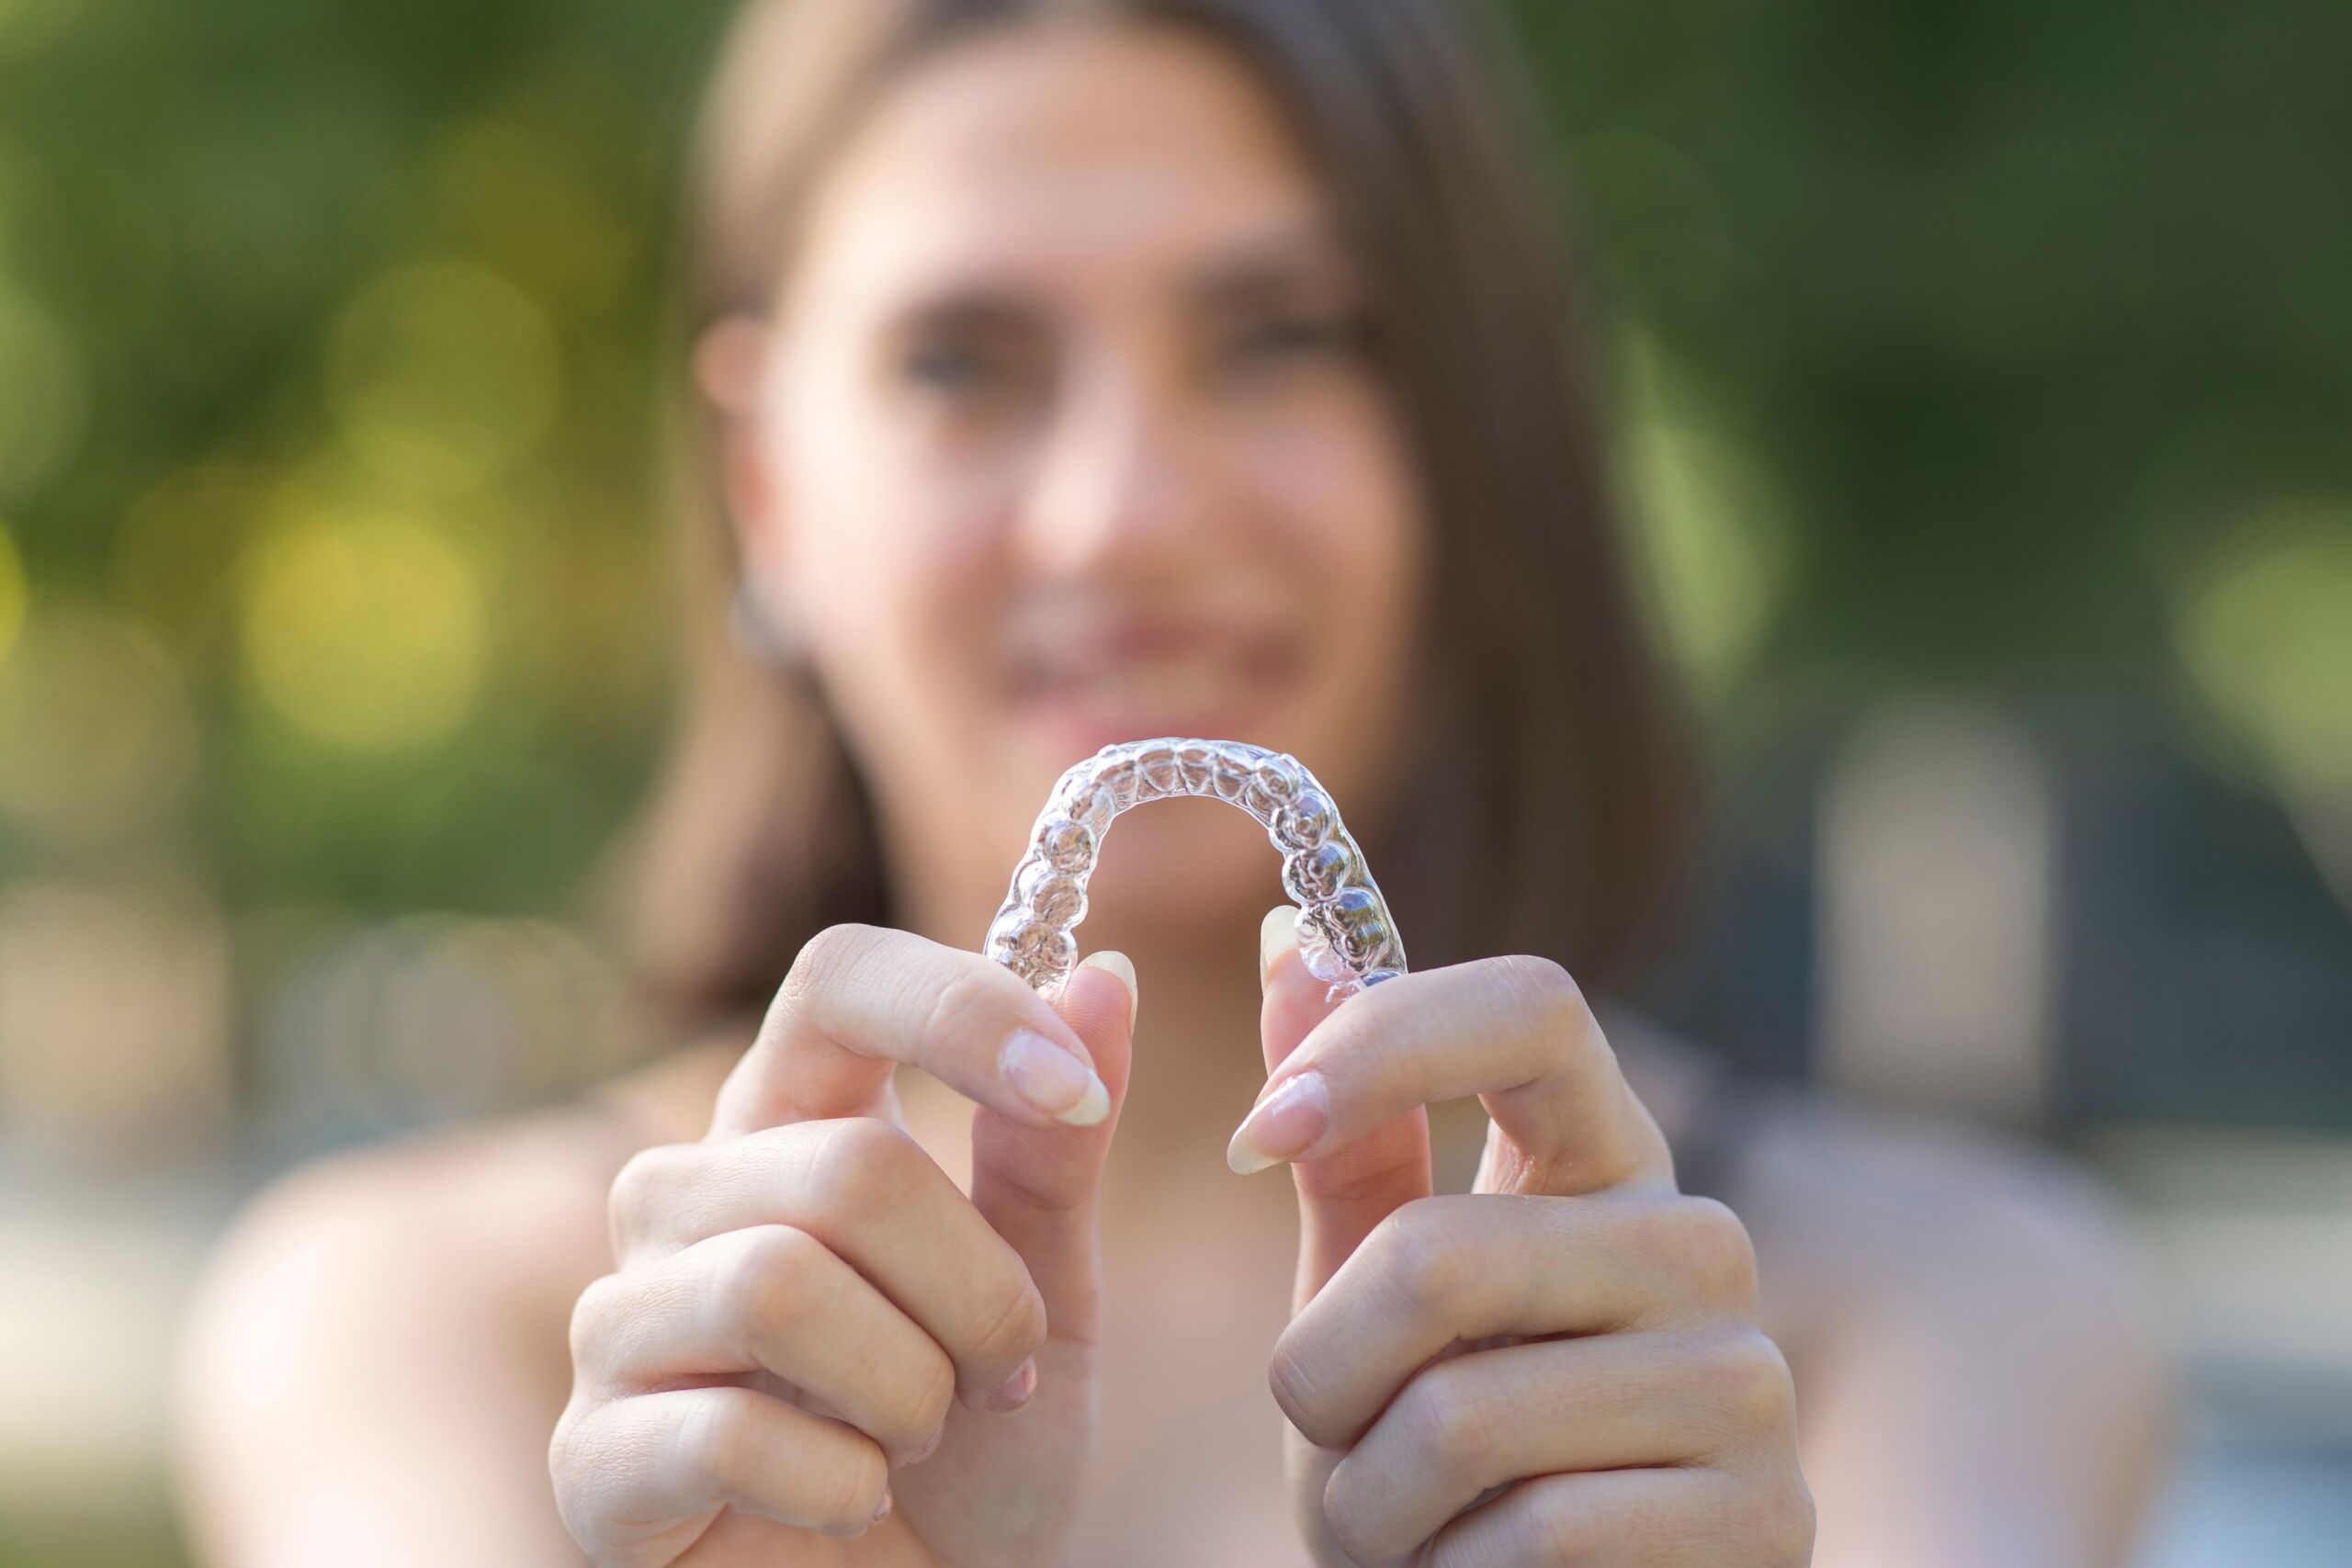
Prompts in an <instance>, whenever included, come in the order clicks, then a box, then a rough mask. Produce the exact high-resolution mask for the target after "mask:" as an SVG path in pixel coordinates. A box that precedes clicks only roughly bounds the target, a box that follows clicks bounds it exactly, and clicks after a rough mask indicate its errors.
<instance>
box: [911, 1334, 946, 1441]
mask: <svg viewBox="0 0 2352 1568" xmlns="http://www.w3.org/2000/svg"><path fill="white" fill-rule="evenodd" d="M955 1400H956V1363H955V1362H954V1361H952V1360H949V1359H947V1352H945V1351H944V1350H942V1349H940V1348H938V1347H936V1346H933V1348H932V1349H931V1351H930V1353H929V1354H928V1355H926V1356H925V1357H924V1358H923V1368H922V1375H921V1377H920V1379H919V1380H918V1382H917V1387H916V1390H915V1396H914V1406H913V1408H912V1409H911V1410H910V1412H909V1413H908V1417H907V1425H908V1427H909V1428H910V1430H912V1431H914V1432H916V1433H918V1434H920V1435H921V1436H922V1437H926V1438H927V1437H929V1436H930V1435H931V1434H932V1433H933V1432H936V1431H938V1430H939V1428H940V1427H941V1426H942V1425H943V1424H944V1422H945V1421H946V1419H947V1412H948V1407H949V1406H950V1405H952V1404H954V1403H955Z"/></svg>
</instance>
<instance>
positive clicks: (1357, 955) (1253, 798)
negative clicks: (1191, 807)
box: [984, 739, 1405, 1001]
mask: <svg viewBox="0 0 2352 1568" xmlns="http://www.w3.org/2000/svg"><path fill="white" fill-rule="evenodd" d="M1173 795H1208V796H1213V797H1214V798H1216V799H1218V800H1223V801H1229V802H1231V803H1232V804H1233V805H1235V806H1238V807H1240V808H1241V809H1242V810H1244V811H1246V812H1248V813H1249V814H1250V816H1251V817H1253V818H1257V820H1258V823H1259V825H1260V826H1261V827H1262V828H1264V829H1266V836H1267V838H1268V839H1270V840H1272V843H1273V846H1274V848H1275V850H1276V851H1277V852H1280V853H1281V855H1282V857H1283V891H1284V892H1286V893H1288V894H1289V895H1290V897H1292V898H1293V899H1294V900H1295V901H1296V903H1297V905H1298V909H1299V920H1298V946H1299V953H1300V956H1301V957H1303V958H1304V959H1305V960H1306V967H1307V970H1308V972H1309V973H1311V974H1312V975H1314V976H1315V977H1316V978H1317V979H1318V980H1322V981H1325V982H1327V983H1328V984H1329V987H1330V988H1329V991H1328V992H1327V993H1326V994H1327V997H1328V998H1329V1000H1332V1001H1338V1000H1340V999H1341V998H1346V997H1350V996H1353V995H1354V994H1355V993H1356V992H1358V991H1360V990H1362V989H1363V988H1364V987H1367V986H1376V985H1378V984H1379V983H1380V982H1381V981H1383V980H1392V979H1395V978H1396V977H1397V976H1399V975H1401V974H1403V973H1404V972H1405V944H1404V942H1402V941H1401V940H1400V939H1399V938H1398V937H1397V922H1396V921H1395V920H1394V919H1391V918H1390V917H1389V913H1388V904H1387V901H1386V900H1385V899H1384V898H1383V897H1381V896H1380V888H1379V886H1377V885H1376V884H1374V881H1373V880H1372V871H1371V868H1370V867H1368V866H1366V865H1365V864H1364V860H1363V851H1362V850H1360V849H1358V848H1357V847H1356V841H1355V840H1354V839H1353V838H1351V837H1350V836H1349V833H1348V829H1347V828H1346V826H1345V825H1344V824H1343V823H1341V822H1340V813H1339V809H1338V808H1337V807H1334V806H1333V805H1332V804H1331V797H1330V795H1329V794H1327V793H1326V792H1325V791H1324V789H1323V786H1322V785H1321V784H1318V783H1317V782H1316V778H1315V775H1314V774H1313V773H1308V772H1307V771H1306V767H1305V765H1303V764H1302V763H1301V762H1300V761H1298V760H1297V759H1296V758H1295V757H1292V756H1290V755H1288V754H1286V753H1284V752H1280V751H1269V750H1266V749H1265V748H1264V747H1262V746H1248V745H1244V744H1242V743H1241V742H1239V741H1235V740H1176V739H1166V740H1131V741H1128V742H1126V743H1125V744H1124V745H1118V746H1105V747H1104V748H1103V750H1100V751H1098V752H1096V753H1095V754H1094V755H1093V756H1091V757H1090V758H1088V759H1087V760H1086V761H1082V762H1080V763H1079V764H1078V765H1077V766H1075V767H1073V768H1071V769H1070V770H1069V772H1068V773H1064V774H1063V775H1062V776H1061V782H1060V783H1058V784H1056V785H1055V786H1054V793H1053V795H1052V797H1051V798H1050V799H1049V800H1047V802H1046V809H1045V810H1044V811H1043V812H1041V813H1040V814H1039V815H1038V818H1037V825H1036V827H1035V828H1034V829H1031V831H1030V835H1029V850H1028V852H1027V853H1026V854H1024V855H1023V856H1022V858H1021V863H1020V864H1019V865H1017V866H1015V867H1013V870H1012V891H1011V892H1010V893H1009V894H1007V895H1006V897H1005V900H1004V906H1003V908H1000V909H999V910H998V911H997V913H996V919H994V920H993V921H991V922H990V923H989V935H988V942H987V945H986V947H985V949H984V951H985V952H986V953H988V955H989V957H990V958H993V959H995V960H996V961H997V962H998V963H1000V964H1003V965H1004V966H1005V967H1006V968H1008V969H1010V970H1012V972H1013V973H1014V974H1016V975H1018V976H1021V977H1022V978H1023V980H1026V981H1027V982H1028V983H1029V984H1030V985H1031V986H1032V987H1035V989H1037V990H1039V991H1042V992H1046V993H1047V994H1051V993H1052V992H1053V991H1055V990H1056V989H1057V988H1058V987H1060V985H1061V983H1062V981H1063V980H1064V979H1066V978H1067V977H1068V976H1069V972H1070V969H1071V968H1072V966H1073V965H1075V964H1077V962H1078V939H1077V938H1076V937H1075V936H1074V935H1072V934H1071V933H1072V932H1073V931H1076V929H1077V927H1078V923H1079V922H1080V920H1082V919H1086V883H1087V879H1088V878H1089V877H1091V876H1092V875H1093V874H1094V862H1095V858H1096V856H1097V855H1098V854H1099V853H1100V852H1101V851H1102V846H1103V834H1104V833H1105V832H1106V831H1107V830H1108V829H1109V828H1110V826H1111V819H1112V818H1114V817H1116V816H1118V815H1119V813H1121V812H1122V811H1126V810H1129V809H1131V808H1133V807H1137V806H1141V805H1143V804H1144V803H1145V802H1147V801H1153V800H1165V799H1168V798H1170V796H1173Z"/></svg>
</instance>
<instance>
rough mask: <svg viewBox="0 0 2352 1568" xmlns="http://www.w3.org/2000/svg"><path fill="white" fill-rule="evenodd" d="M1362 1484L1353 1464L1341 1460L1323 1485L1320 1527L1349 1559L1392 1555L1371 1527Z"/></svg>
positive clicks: (1370, 1511)
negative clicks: (1321, 1523) (1327, 1532)
mask: <svg viewBox="0 0 2352 1568" xmlns="http://www.w3.org/2000/svg"><path fill="white" fill-rule="evenodd" d="M1366 1484H1367V1483H1365V1482H1363V1481H1362V1480H1360V1479H1358V1477H1357V1474H1356V1470H1355V1467H1354V1466H1353V1465H1352V1464H1351V1463H1349V1462H1348V1461H1344V1460H1343V1461H1340V1465H1339V1467H1338V1468H1337V1469H1335V1470H1333V1471H1332V1472H1331V1478H1330V1480H1329V1481H1328V1482H1326V1483H1324V1487H1323V1525H1324V1528H1325V1529H1328V1530H1329V1531H1330V1532H1331V1539H1332V1540H1334V1541H1336V1542H1338V1543H1339V1546H1340V1551H1344V1552H1346V1553H1347V1554H1348V1561H1349V1562H1380V1561H1381V1560H1382V1559H1384V1558H1386V1557H1390V1556H1393V1555H1394V1553H1393V1552H1392V1551H1391V1550H1390V1547H1391V1544H1392V1543H1391V1542H1389V1541H1388V1540H1386V1539H1385V1538H1384V1537H1383V1536H1381V1535H1379V1534H1377V1533H1375V1531H1374V1526H1373V1523H1372V1517H1373V1509H1372V1507H1371V1506H1369V1504H1370V1502H1371V1501H1372V1500H1371V1499H1369V1498H1367V1497H1366V1496H1365V1495H1363V1488H1364V1487H1365V1485H1366Z"/></svg>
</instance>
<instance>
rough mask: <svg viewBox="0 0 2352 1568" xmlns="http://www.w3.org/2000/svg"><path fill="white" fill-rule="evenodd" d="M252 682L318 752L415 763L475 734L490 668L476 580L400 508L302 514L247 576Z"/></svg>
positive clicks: (243, 588)
mask: <svg viewBox="0 0 2352 1568" xmlns="http://www.w3.org/2000/svg"><path fill="white" fill-rule="evenodd" d="M239 588H240V592H239V612H240V622H241V626H240V630H241V633H242V649H243V667H244V672H245V675H246V678H247V679H248V680H249V681H250V682H251V683H252V687H253V689H254V692H255V693H256V694H258V695H259V696H260V697H261V699H262V700H263V701H264V702H265V703H266V705H267V706H268V708H269V709H270V710H271V711H272V712H274V713H275V714H276V715H277V717H278V718H279V719H281V720H282V721H283V722H284V723H285V724H287V725H288V727H290V728H293V729H294V730H296V731H297V732H299V733H300V734H301V735H302V736H304V737H306V738H308V739H311V740H313V741H316V742H319V743H321V744H322V745H325V746H329V747H334V748H341V749H347V750H358V751H388V750H414V749H417V748H422V747H427V746H431V745H434V744H435V743H437V742H439V741H442V740H445V739H447V738H448V737H449V736H450V735H451V734H453V733H454V732H455V731H456V730H457V729H458V727H459V726H460V725H462V724H463V723H464V722H465V719H466V716H467V715H468V713H469V711H470V709H471V707H472V705H473V702H474V698H475V695H476V693H477V691H478V689H479V688H480V685H481V679H482V674H483V668H484V664H485V662H486V658H487V649H486V641H487V628H486V626H485V618H486V610H485V605H484V593H483V589H482V585H481V581H480V579H479V576H478V571H477V568H476V567H475V565H474V564H473V563H472V562H471V561H470V560H469V558H467V556H466V554H465V553H464V552H463V551H461V550H460V549H459V547H458V546H457V545H456V544H455V543H454V542H453V541H452V540H451V539H450V538H449V537H448V536H447V535H445V534H444V533H443V532H442V531H441V530H440V529H438V528H436V527H435V525H433V524H432V523H431V522H429V521H427V520H425V519H424V518H422V517H420V516H418V515H415V514H413V513H406V512H402V511H399V510H396V509H390V508H382V509H374V510H370V509H368V508H367V507H366V506H364V505H355V506H353V507H352V508H350V509H347V510H340V511H335V510H305V511H302V512H300V513H297V514H296V515H295V516H294V517H292V518H291V519H289V520H288V521H287V522H286V523H284V524H282V525H279V526H278V527H277V528H275V529H274V530H273V531H271V532H270V533H269V534H267V535H266V536H264V537H263V538H262V539H261V540H259V541H258V542H257V543H256V544H255V545H254V547H253V548H252V550H251V551H250V553H249V554H248V556H247V557H246V558H245V560H244V561H243V563H242V567H241V570H240V573H239Z"/></svg>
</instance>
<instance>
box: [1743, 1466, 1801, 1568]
mask: <svg viewBox="0 0 2352 1568" xmlns="http://www.w3.org/2000/svg"><path fill="white" fill-rule="evenodd" d="M1814 1530H1815V1517H1814V1506H1813V1493H1812V1491H1811V1490H1810V1489H1809V1488H1807V1487H1806V1485H1805V1483H1804V1476H1803V1475H1801V1474H1799V1473H1798V1472H1797V1470H1796V1467H1795V1466H1794V1465H1792V1466H1790V1467H1789V1470H1788V1473H1787V1475H1786V1476H1785V1478H1783V1479H1782V1480H1781V1482H1780V1483H1777V1484H1775V1485H1773V1486H1771V1487H1770V1488H1769V1489H1767V1491H1766V1492H1765V1495H1764V1497H1763V1499H1762V1501H1761V1503H1760V1504H1759V1505H1758V1518H1757V1520H1756V1522H1755V1524H1754V1525H1753V1527H1752V1529H1751V1532H1750V1536H1751V1539H1752V1540H1755V1541H1756V1542H1757V1544H1758V1547H1759V1548H1761V1549H1762V1551H1763V1559H1762V1560H1763V1561H1764V1562H1775V1563H1779V1562H1788V1563H1797V1562H1811V1561H1812V1560H1813V1538H1814Z"/></svg>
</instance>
